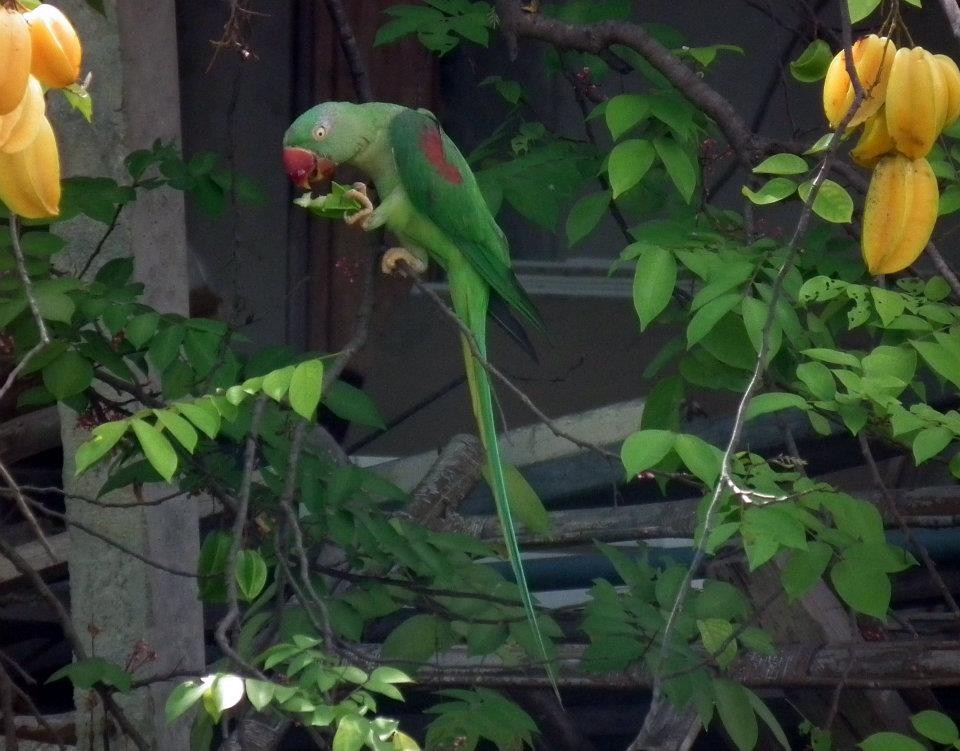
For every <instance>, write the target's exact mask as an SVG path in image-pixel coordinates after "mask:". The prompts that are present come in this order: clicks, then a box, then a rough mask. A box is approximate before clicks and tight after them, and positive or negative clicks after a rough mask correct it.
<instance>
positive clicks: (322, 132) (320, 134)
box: [313, 125, 327, 141]
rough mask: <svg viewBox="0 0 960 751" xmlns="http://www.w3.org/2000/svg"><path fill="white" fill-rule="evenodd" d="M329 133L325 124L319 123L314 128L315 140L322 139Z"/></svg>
mask: <svg viewBox="0 0 960 751" xmlns="http://www.w3.org/2000/svg"><path fill="white" fill-rule="evenodd" d="M326 135H327V128H326V126H324V125H318V126H317V127H316V128H314V129H313V140H314V141H322V140H323V138H324V136H326Z"/></svg>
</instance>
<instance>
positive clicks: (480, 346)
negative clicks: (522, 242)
mask: <svg viewBox="0 0 960 751" xmlns="http://www.w3.org/2000/svg"><path fill="white" fill-rule="evenodd" d="M451 287H453V285H451ZM473 291H474V293H475V295H474V296H473V299H470V300H462V299H461V300H458V299H457V298H456V297H455V298H454V307H455V308H456V309H457V313H458V314H459V315H460V317H461V318H462V319H463V320H464V322H465V323H466V324H467V327H468V328H469V329H470V331H471V332H472V333H473V338H474V344H475V346H476V348H477V351H478V352H479V353H480V355H481V356H482V357H484V358H486V356H487V354H486V325H487V316H486V299H482V300H477V299H476V293H478V292H479V290H477V289H476V287H474V288H473ZM487 294H488V292H487V290H486V289H483V292H482V295H483V297H484V298H485V297H486V295H487ZM461 340H462V343H463V358H464V363H465V365H466V371H467V384H468V385H469V387H470V399H471V401H472V404H473V413H474V416H475V417H476V420H477V427H478V429H479V431H480V441H481V443H483V447H484V449H485V451H486V454H487V466H488V470H489V478H488V479H489V482H490V489H491V490H492V491H493V499H494V503H495V504H496V507H497V516H498V518H499V519H500V528H501V529H502V530H503V541H504V543H505V545H506V548H507V555H508V557H509V559H510V566H511V568H512V569H513V575H514V578H515V579H516V582H517V588H518V589H519V590H520V601H521V603H522V604H523V610H524V613H525V614H526V616H527V620H528V621H529V622H530V628H531V630H532V631H533V636H534V639H535V640H536V643H537V646H538V648H539V651H540V653H541V656H542V657H543V661H544V666H545V667H546V671H547V676H548V678H549V679H550V684H551V686H553V691H554V693H555V694H556V695H557V701H561V699H560V689H559V688H558V686H557V679H556V675H555V673H554V670H553V664H552V662H551V660H550V656H549V654H548V653H547V645H546V642H545V641H544V638H543V634H542V633H541V631H540V625H539V622H538V621H537V613H536V610H535V608H534V604H533V597H532V595H531V594H530V587H529V586H528V585H527V577H526V574H525V573H524V571H523V563H522V562H521V560H520V545H519V543H518V542H517V529H516V526H515V525H514V521H513V514H512V513H511V509H510V499H509V495H508V493H507V481H506V477H505V475H504V470H503V461H502V459H501V457H500V445H499V443H498V442H497V427H496V422H495V420H494V405H493V388H492V386H491V384H490V375H489V373H488V372H487V370H486V368H484V367H483V365H482V364H481V363H480V362H479V361H478V360H477V359H476V357H474V355H473V350H472V349H471V347H470V343H469V342H468V341H467V339H466V337H465V336H461ZM561 703H562V702H561Z"/></svg>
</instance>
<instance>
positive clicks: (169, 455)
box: [130, 417, 177, 482]
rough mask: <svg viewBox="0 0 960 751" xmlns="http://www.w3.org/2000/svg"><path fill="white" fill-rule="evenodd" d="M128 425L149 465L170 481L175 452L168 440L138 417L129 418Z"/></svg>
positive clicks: (175, 469) (174, 465)
mask: <svg viewBox="0 0 960 751" xmlns="http://www.w3.org/2000/svg"><path fill="white" fill-rule="evenodd" d="M130 425H131V427H132V428H133V432H134V433H135V434H136V436H137V440H138V441H139V442H140V447H141V448H142V449H143V455H144V456H145V457H146V458H147V461H148V462H150V466H152V467H153V468H154V469H155V470H157V474H158V475H160V476H161V477H162V478H163V479H164V480H166V481H167V482H170V480H171V478H172V477H173V473H174V472H176V471H177V452H176V451H174V449H173V446H171V445H170V441H168V440H167V439H166V436H164V435H163V433H161V432H160V431H159V430H158V429H157V428H155V427H154V426H153V425H150V424H149V423H147V422H144V421H143V420H141V419H140V418H139V417H134V418H131V420H130Z"/></svg>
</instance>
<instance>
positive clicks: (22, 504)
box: [0, 460, 59, 563]
mask: <svg viewBox="0 0 960 751" xmlns="http://www.w3.org/2000/svg"><path fill="white" fill-rule="evenodd" d="M0 477H2V478H3V481H4V482H5V483H7V485H8V486H9V489H10V491H11V495H13V499H14V501H16V504H17V508H18V509H19V510H20V515H21V516H23V518H24V519H25V520H26V522H27V526H28V527H30V531H31V532H33V536H34V537H36V538H37V540H39V542H40V544H41V545H42V546H43V549H44V550H45V551H46V552H47V555H48V556H50V560H51V561H52V562H53V563H56V562H57V561H58V560H59V559H58V558H57V554H56V553H54V552H53V548H52V547H50V543H49V541H48V540H47V537H46V535H44V534H43V530H42V529H40V523H39V522H38V521H37V517H36V516H34V514H33V511H31V510H30V506H28V505H27V499H26V497H25V496H24V494H23V491H22V490H21V489H20V486H19V485H17V481H16V479H14V477H13V474H11V472H10V470H9V469H7V465H6V464H4V463H3V461H2V460H0Z"/></svg>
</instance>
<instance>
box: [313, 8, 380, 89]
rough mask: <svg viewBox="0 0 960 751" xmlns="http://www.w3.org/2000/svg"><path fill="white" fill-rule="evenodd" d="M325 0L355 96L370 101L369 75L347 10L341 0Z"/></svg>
mask: <svg viewBox="0 0 960 751" xmlns="http://www.w3.org/2000/svg"><path fill="white" fill-rule="evenodd" d="M325 2H326V4H327V10H328V11H330V17H331V18H332V19H333V24H334V26H336V27H337V36H338V37H339V38H340V48H341V49H342V50H343V56H344V57H345V58H346V59H347V67H348V68H350V77H351V78H352V79H353V88H354V89H355V90H356V92H357V98H358V99H359V100H360V101H361V102H372V101H373V100H374V95H373V87H372V86H371V85H370V76H369V75H367V69H366V66H365V65H364V64H363V55H362V53H361V52H360V45H359V44H357V37H356V35H354V33H353V26H352V25H351V24H350V19H349V17H348V16H347V11H346V9H345V8H344V7H343V0H325Z"/></svg>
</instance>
